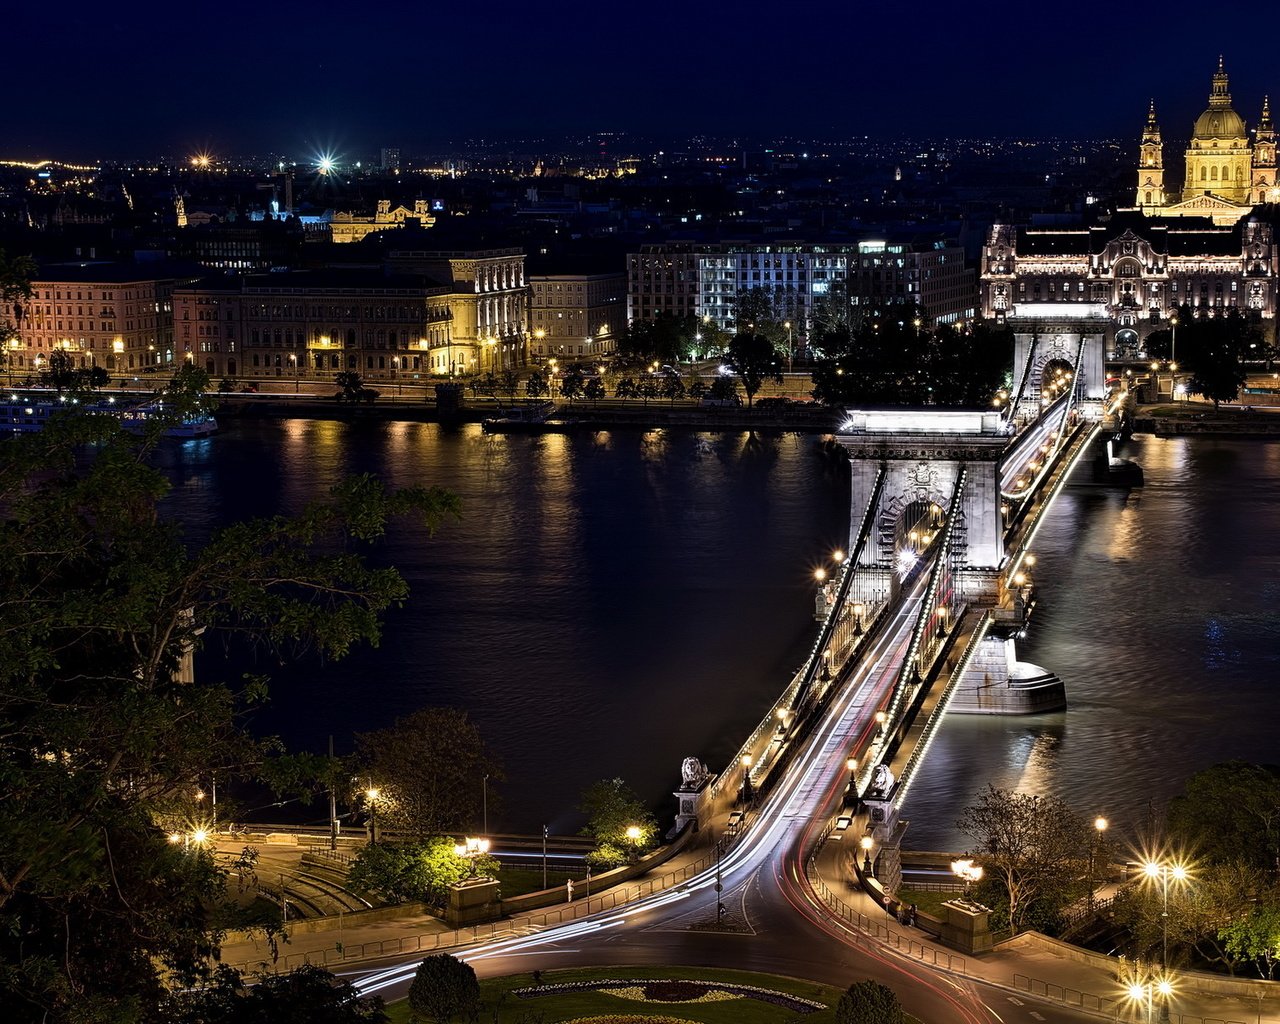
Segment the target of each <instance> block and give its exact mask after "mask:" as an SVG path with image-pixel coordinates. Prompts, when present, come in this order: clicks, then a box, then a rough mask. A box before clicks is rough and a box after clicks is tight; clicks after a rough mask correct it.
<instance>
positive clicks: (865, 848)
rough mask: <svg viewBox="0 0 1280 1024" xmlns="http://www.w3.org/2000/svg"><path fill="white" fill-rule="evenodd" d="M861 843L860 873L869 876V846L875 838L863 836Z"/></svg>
mask: <svg viewBox="0 0 1280 1024" xmlns="http://www.w3.org/2000/svg"><path fill="white" fill-rule="evenodd" d="M861 845H862V873H863V874H864V875H867V876H868V877H870V876H871V847H872V846H874V845H875V840H874V839H872V838H871V837H870V836H863V837H862V840H861Z"/></svg>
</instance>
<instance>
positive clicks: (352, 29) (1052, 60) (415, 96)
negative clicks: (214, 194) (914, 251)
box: [0, 0, 1280, 158]
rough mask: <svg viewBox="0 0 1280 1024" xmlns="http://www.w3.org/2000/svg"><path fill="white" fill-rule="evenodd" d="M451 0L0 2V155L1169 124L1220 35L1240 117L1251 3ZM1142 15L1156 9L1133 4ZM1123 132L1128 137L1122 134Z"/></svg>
mask: <svg viewBox="0 0 1280 1024" xmlns="http://www.w3.org/2000/svg"><path fill="white" fill-rule="evenodd" d="M1207 10H1208V9H1206V8H1205V7H1204V5H1203V4H1196V5H1192V4H1190V3H1186V2H1181V3H1179V2H1174V3H1165V4H1161V5H1157V6H1156V7H1153V8H1144V7H1142V6H1141V5H1136V6H1135V5H1113V4H1111V3H1105V2H1104V3H1099V2H1093V3H1062V4H1040V3H1036V4H1034V5H1033V4H1031V3H1007V4H990V3H942V2H937V0H933V2H929V0H925V2H921V3H897V2H893V0H884V2H877V3H867V2H864V0H849V2H838V3H828V2H821V3H808V4H806V3H804V2H803V0H790V2H774V3H768V4H766V3H759V2H755V3H738V4H733V3H730V2H727V0H722V2H715V0H711V2H709V0H681V2H676V3H670V2H651V3H644V2H642V0H630V2H609V0H593V2H590V3H588V2H583V0H553V2H547V3H542V4H539V3H536V2H519V3H517V2H512V0H479V2H468V0H461V2H459V0H454V2H444V3H441V2H431V0H426V2H421V0H419V2H414V3H408V2H399V0H387V2H382V3H377V2H374V3H363V4H361V3H352V4H344V5H335V4H329V3H321V2H317V3H311V4H297V3H293V2H291V0H290V2H281V3H274V2H268V3H262V2H255V3H245V2H240V0H236V2H222V3H219V2H217V0H211V2H207V3H190V2H188V3H171V2H170V3H163V4H160V3H154V2H151V0H143V2H125V3H116V4H104V3H101V2H100V0H94V2H92V3H89V2H85V0H64V3H63V4H61V5H58V6H57V7H56V8H51V7H49V6H48V5H47V4H39V3H30V2H28V3H22V4H15V5H9V6H8V7H7V9H6V11H5V14H4V16H3V18H2V19H0V24H2V25H3V34H4V37H5V39H6V45H5V47H4V54H5V64H6V67H5V79H6V82H7V84H8V89H7V91H8V94H9V95H8V101H7V102H6V103H5V104H4V108H3V112H0V157H23V158H31V157H49V156H53V157H62V158H76V157H79V158H111V157H128V156H135V155H136V156H143V155H147V156H151V155H160V154H165V153H177V154H183V153H190V152H193V151H196V150H200V149H207V150H209V151H211V152H214V153H220V152H221V153H252V152H263V151H273V152H282V153H289V154H294V155H302V154H305V153H307V152H311V151H314V150H315V149H317V148H332V149H333V150H334V151H335V152H337V153H339V154H345V153H351V154H353V155H355V154H360V155H367V154H369V153H372V152H376V150H377V148H378V147H380V146H398V147H400V148H401V149H402V150H403V151H404V154H405V156H406V157H411V156H412V155H413V154H415V153H418V152H420V151H422V150H424V149H429V148H430V147H432V146H434V145H439V144H443V143H446V142H448V141H449V140H463V139H466V138H475V137H487V138H493V137H521V138H527V137H533V136H538V135H541V134H544V133H547V134H550V133H561V132H576V131H634V132H642V133H649V134H661V135H663V136H685V135H691V134H697V133H705V134H711V135H717V136H724V135H730V134H750V135H751V136H754V137H764V138H768V137H778V136H782V135H791V136H798V137H818V138H841V137H847V136H849V135H851V134H863V133H866V134H871V135H882V136H895V137H897V136H903V135H910V136H939V135H967V136H986V137H1020V136H1022V137H1044V136H1048V135H1057V136H1070V137H1091V138H1098V137H1108V136H1110V137H1125V138H1129V137H1132V138H1134V139H1135V140H1136V137H1137V135H1138V133H1139V132H1140V131H1141V127H1142V123H1143V117H1144V114H1145V111H1146V104H1147V100H1148V98H1149V97H1150V96H1152V95H1154V96H1155V98H1156V104H1157V109H1158V110H1159V111H1160V113H1161V116H1162V122H1163V127H1164V130H1165V134H1166V138H1169V137H1172V138H1185V137H1186V135H1187V134H1188V132H1189V130H1190V126H1191V122H1192V121H1193V120H1194V118H1195V117H1196V115H1197V114H1198V113H1199V112H1200V110H1201V109H1202V108H1203V107H1204V105H1205V97H1206V96H1207V94H1208V91H1209V77H1210V75H1211V73H1212V71H1213V69H1214V66H1215V64H1216V61H1217V57H1218V54H1219V52H1221V53H1222V54H1224V56H1225V58H1226V65H1227V70H1228V72H1229V73H1230V74H1231V91H1232V94H1233V96H1234V98H1235V105H1236V107H1237V109H1238V110H1239V111H1240V113H1241V114H1242V115H1243V116H1244V118H1245V119H1246V121H1247V122H1248V123H1249V124H1250V126H1252V125H1253V124H1254V123H1255V122H1256V121H1257V116H1258V110H1259V109H1260V107H1261V101H1262V94H1263V93H1264V92H1268V91H1269V92H1271V93H1273V94H1274V95H1276V96H1277V98H1280V68H1277V67H1276V65H1275V63H1274V56H1275V50H1276V45H1275V36H1274V32H1273V31H1271V26H1270V25H1269V21H1270V20H1271V18H1270V15H1269V14H1268V13H1267V12H1268V11H1269V8H1266V7H1265V6H1264V7H1258V6H1257V5H1256V4H1250V5H1245V4H1244V3H1231V2H1228V3H1218V4H1215V5H1213V7H1212V16H1211V17H1210V16H1207V15H1206V11H1207ZM1150 21H1158V22H1159V25H1158V27H1154V28H1150V27H1147V24H1146V23H1147V22H1150ZM1135 145H1136V141H1135Z"/></svg>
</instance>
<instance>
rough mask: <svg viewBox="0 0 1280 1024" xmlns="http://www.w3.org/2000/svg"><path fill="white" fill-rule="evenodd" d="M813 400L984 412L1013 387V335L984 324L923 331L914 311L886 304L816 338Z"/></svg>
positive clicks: (952, 325)
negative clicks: (999, 394) (1002, 391)
mask: <svg viewBox="0 0 1280 1024" xmlns="http://www.w3.org/2000/svg"><path fill="white" fill-rule="evenodd" d="M817 346H818V348H819V349H820V350H822V351H823V352H824V353H825V358H823V359H822V360H821V361H820V362H819V364H818V365H817V366H816V367H815V368H814V371H813V382H814V388H813V397H814V398H816V399H817V400H818V401H820V402H826V403H828V404H830V405H889V406H894V405H942V406H960V407H967V408H987V407H989V406H990V404H991V398H992V396H993V395H994V394H995V392H996V391H997V390H998V389H999V388H1000V387H1002V386H1005V385H1006V384H1007V383H1008V377H1009V367H1010V366H1011V364H1012V362H1013V334H1012V332H1011V331H1009V330H1008V329H1007V328H1003V327H997V326H995V325H994V324H990V323H988V322H985V321H978V322H977V323H975V324H970V325H966V326H965V327H964V328H960V327H958V326H956V325H954V324H946V325H943V326H940V327H938V328H935V329H932V330H931V329H929V328H928V327H926V326H924V321H923V316H922V313H921V311H920V310H919V309H918V308H916V307H915V306H887V307H885V308H884V309H880V310H871V311H869V312H866V313H865V314H864V315H863V316H861V317H860V318H859V319H858V320H856V321H846V322H845V323H843V324H841V325H839V326H837V327H835V328H834V329H832V330H831V331H829V332H828V333H826V334H823V335H820V336H819V338H818V339H817Z"/></svg>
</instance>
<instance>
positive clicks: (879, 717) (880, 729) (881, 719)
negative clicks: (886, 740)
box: [876, 711, 889, 736]
mask: <svg viewBox="0 0 1280 1024" xmlns="http://www.w3.org/2000/svg"><path fill="white" fill-rule="evenodd" d="M888 717H889V716H888V715H886V714H885V713H884V712H883V711H877V712H876V735H877V736H883V735H884V723H885V721H886V720H887V719H888Z"/></svg>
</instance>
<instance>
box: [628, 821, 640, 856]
mask: <svg viewBox="0 0 1280 1024" xmlns="http://www.w3.org/2000/svg"><path fill="white" fill-rule="evenodd" d="M626 836H627V842H628V843H630V844H631V860H632V861H633V862H634V861H635V860H637V859H638V858H639V856H640V836H641V832H640V826H639V825H628V826H627V832H626Z"/></svg>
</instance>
